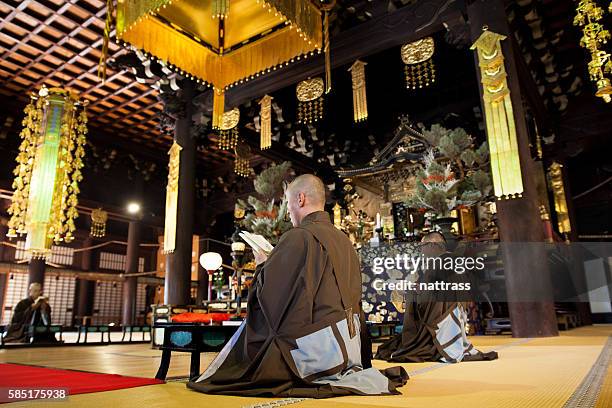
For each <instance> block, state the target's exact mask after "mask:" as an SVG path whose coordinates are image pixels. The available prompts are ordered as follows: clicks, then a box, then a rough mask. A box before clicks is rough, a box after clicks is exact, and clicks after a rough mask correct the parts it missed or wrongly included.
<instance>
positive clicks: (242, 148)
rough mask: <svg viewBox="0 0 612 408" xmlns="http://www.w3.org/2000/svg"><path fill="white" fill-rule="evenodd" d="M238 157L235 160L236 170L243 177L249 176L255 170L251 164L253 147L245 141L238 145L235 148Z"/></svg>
mask: <svg viewBox="0 0 612 408" xmlns="http://www.w3.org/2000/svg"><path fill="white" fill-rule="evenodd" d="M234 153H235V155H236V159H235V161H234V172H235V173H236V174H237V175H239V176H241V177H249V176H250V175H251V173H252V172H253V169H252V168H251V165H250V159H251V149H250V148H249V146H248V145H247V144H245V143H240V144H238V145H236V147H235V149H234Z"/></svg>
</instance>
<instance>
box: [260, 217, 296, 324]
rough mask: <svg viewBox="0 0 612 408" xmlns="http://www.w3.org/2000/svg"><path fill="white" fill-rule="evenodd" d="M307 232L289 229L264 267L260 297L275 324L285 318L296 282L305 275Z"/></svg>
mask: <svg viewBox="0 0 612 408" xmlns="http://www.w3.org/2000/svg"><path fill="white" fill-rule="evenodd" d="M307 234H308V233H307V232H306V231H304V230H301V229H299V228H294V229H292V230H289V231H288V232H286V233H285V234H284V235H283V236H282V238H281V240H280V242H279V243H278V245H277V246H276V247H275V248H274V250H273V251H272V252H271V253H270V255H269V257H268V259H267V260H266V262H265V263H264V264H263V266H262V267H261V270H260V275H261V278H260V282H261V287H260V288H258V290H259V296H258V297H259V301H260V304H261V306H262V309H264V312H265V313H266V315H267V316H268V319H269V320H270V324H271V325H272V326H275V325H276V323H278V322H279V320H280V319H281V318H282V315H283V313H284V311H285V309H286V306H287V305H288V303H289V301H290V300H291V297H292V296H293V295H295V294H293V289H294V287H295V286H296V282H297V280H298V279H300V278H301V277H302V272H303V270H304V266H305V259H306V250H307V238H308V237H307ZM275 328H276V327H275Z"/></svg>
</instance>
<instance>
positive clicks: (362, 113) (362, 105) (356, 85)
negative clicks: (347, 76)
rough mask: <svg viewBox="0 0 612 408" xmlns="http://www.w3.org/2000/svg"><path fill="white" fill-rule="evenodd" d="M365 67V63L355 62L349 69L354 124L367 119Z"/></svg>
mask: <svg viewBox="0 0 612 408" xmlns="http://www.w3.org/2000/svg"><path fill="white" fill-rule="evenodd" d="M365 66H366V63H365V62H363V61H359V60H357V61H355V63H353V65H352V66H351V67H350V68H349V71H350V72H351V77H352V80H353V120H354V121H355V122H361V121H364V120H366V119H367V118H368V100H367V97H366V80H365Z"/></svg>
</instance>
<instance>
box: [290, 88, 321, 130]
mask: <svg viewBox="0 0 612 408" xmlns="http://www.w3.org/2000/svg"><path fill="white" fill-rule="evenodd" d="M324 90H325V85H324V83H323V79H321V78H319V77H316V78H312V79H307V80H305V81H302V82H300V83H299V84H298V85H297V87H296V91H295V93H296V95H297V99H298V112H297V113H298V115H297V116H298V123H302V124H310V123H315V122H317V121H319V120H320V119H322V118H323V93H324Z"/></svg>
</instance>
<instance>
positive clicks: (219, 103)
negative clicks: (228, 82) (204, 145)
mask: <svg viewBox="0 0 612 408" xmlns="http://www.w3.org/2000/svg"><path fill="white" fill-rule="evenodd" d="M224 112H225V92H224V91H223V90H221V89H217V88H215V89H214V95H213V112H212V128H213V129H214V130H217V129H220V128H221V122H222V121H223V113H224Z"/></svg>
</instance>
